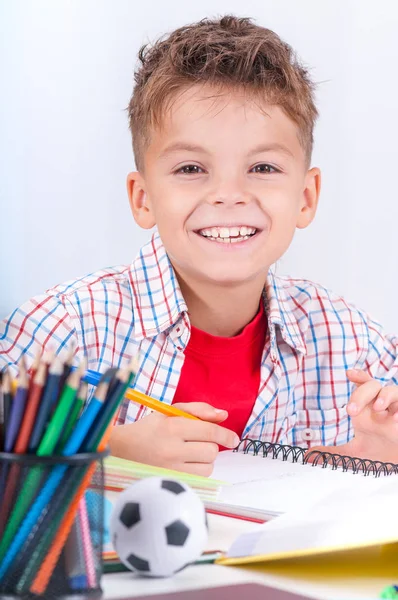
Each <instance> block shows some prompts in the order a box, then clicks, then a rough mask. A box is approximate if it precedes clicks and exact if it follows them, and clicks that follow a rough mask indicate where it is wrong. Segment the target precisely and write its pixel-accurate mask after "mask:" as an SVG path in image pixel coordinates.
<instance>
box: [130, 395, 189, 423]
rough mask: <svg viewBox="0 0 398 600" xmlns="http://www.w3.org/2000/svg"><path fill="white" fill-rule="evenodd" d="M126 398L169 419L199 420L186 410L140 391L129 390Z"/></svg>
mask: <svg viewBox="0 0 398 600" xmlns="http://www.w3.org/2000/svg"><path fill="white" fill-rule="evenodd" d="M125 398H127V400H132V401H133V402H138V403H139V404H142V405H143V406H146V407H147V408H150V409H152V410H155V411H156V412H159V413H161V414H162V415H166V416H168V417H185V418H186V419H198V418H199V417H195V416H194V415H191V414H189V413H187V412H185V411H184V410H181V409H179V408H176V407H175V406H173V405H172V404H166V403H165V402H161V401H160V400H155V398H151V397H150V396H147V395H146V394H143V393H142V392H139V391H138V390H133V389H130V390H127V391H126V394H125Z"/></svg>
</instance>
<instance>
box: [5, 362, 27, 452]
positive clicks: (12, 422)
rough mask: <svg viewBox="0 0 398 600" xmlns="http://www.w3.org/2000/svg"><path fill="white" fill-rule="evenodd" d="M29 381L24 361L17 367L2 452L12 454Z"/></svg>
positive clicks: (23, 410)
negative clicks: (15, 388) (16, 378)
mask: <svg viewBox="0 0 398 600" xmlns="http://www.w3.org/2000/svg"><path fill="white" fill-rule="evenodd" d="M28 389H29V379H28V374H27V372H26V365H25V361H24V360H22V361H21V363H20V365H19V378H18V388H17V391H16V393H15V396H14V399H13V401H12V403H11V409H10V416H9V419H8V423H7V424H6V430H5V444H4V450H5V451H6V452H12V449H13V448H14V444H15V440H16V439H17V435H18V432H19V428H20V425H21V421H22V417H23V414H24V412H25V405H26V399H27V397H28Z"/></svg>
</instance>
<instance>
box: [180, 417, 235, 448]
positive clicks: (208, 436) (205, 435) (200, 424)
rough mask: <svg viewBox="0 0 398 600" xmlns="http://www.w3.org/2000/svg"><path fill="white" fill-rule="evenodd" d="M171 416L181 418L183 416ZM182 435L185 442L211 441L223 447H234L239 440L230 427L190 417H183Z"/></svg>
mask: <svg viewBox="0 0 398 600" xmlns="http://www.w3.org/2000/svg"><path fill="white" fill-rule="evenodd" d="M173 418H175V419H181V418H182V419H183V418H184V417H173ZM182 435H183V436H184V440H185V441H186V442H211V443H213V444H218V445H219V446H224V447H225V448H236V446H237V445H238V444H239V442H240V439H239V436H237V435H236V433H235V432H234V431H231V430H230V429H226V428H225V427H222V426H221V425H216V423H210V422H206V421H193V420H192V419H184V422H183V431H182Z"/></svg>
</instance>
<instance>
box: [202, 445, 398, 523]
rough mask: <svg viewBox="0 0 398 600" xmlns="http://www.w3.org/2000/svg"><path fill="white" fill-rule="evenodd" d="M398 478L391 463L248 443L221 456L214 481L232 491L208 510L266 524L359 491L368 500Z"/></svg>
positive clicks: (208, 505) (223, 491)
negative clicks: (382, 484) (387, 478)
mask: <svg viewBox="0 0 398 600" xmlns="http://www.w3.org/2000/svg"><path fill="white" fill-rule="evenodd" d="M397 473H398V465H394V464H392V463H381V462H375V461H371V460H363V459H360V458H351V457H347V456H341V455H336V454H330V453H325V452H310V453H309V452H308V450H306V449H304V448H299V447H295V446H287V445H285V446H284V445H281V444H272V443H269V442H261V441H258V440H248V439H245V440H243V441H242V442H241V444H240V445H239V447H238V449H237V450H234V451H225V452H221V453H220V454H219V456H218V458H217V460H216V462H215V468H214V471H213V474H212V477H213V478H214V479H217V480H221V481H225V482H227V483H228V484H229V485H228V486H225V487H222V488H221V492H220V494H219V497H218V500H217V501H216V502H212V501H210V502H206V508H207V509H208V510H209V511H210V512H214V513H216V514H224V515H227V516H235V517H240V518H245V519H249V520H253V521H257V522H264V521H267V520H270V519H272V518H274V517H276V516H278V515H281V514H284V513H289V512H297V511H300V510H301V509H303V508H305V507H306V506H307V505H308V503H309V501H311V502H315V501H318V500H321V499H322V498H323V497H326V496H328V495H329V494H331V493H333V492H336V491H340V492H341V493H346V492H347V491H349V490H351V489H352V488H355V490H356V493H357V494H361V493H363V494H368V493H370V492H372V491H373V490H376V489H378V488H379V486H380V483H379V481H380V480H381V479H384V477H382V476H384V475H390V476H391V475H393V474H394V475H395V474H397Z"/></svg>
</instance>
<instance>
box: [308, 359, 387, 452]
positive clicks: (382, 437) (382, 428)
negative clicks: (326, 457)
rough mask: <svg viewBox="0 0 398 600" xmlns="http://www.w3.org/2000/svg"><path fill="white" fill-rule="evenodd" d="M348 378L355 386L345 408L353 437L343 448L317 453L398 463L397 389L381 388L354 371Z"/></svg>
mask: <svg viewBox="0 0 398 600" xmlns="http://www.w3.org/2000/svg"><path fill="white" fill-rule="evenodd" d="M347 377H348V379H349V380H350V381H352V382H353V383H356V384H357V388H356V389H355V390H354V392H353V394H352V396H351V398H350V400H349V402H348V404H347V413H348V414H349V416H350V417H351V419H352V424H353V428H354V435H355V437H354V438H353V439H352V440H351V441H350V442H348V443H347V444H343V445H342V446H333V447H330V446H329V447H322V448H316V449H317V450H318V449H320V450H322V451H326V452H331V451H332V452H334V451H335V452H337V453H338V454H347V455H349V456H357V457H359V458H369V459H371V460H380V461H382V462H393V463H398V386H396V385H386V386H384V387H383V386H382V384H381V383H380V382H379V381H376V380H375V379H372V377H371V376H370V375H368V373H366V372H365V371H361V370H357V369H350V370H349V371H347ZM311 450H312V448H311Z"/></svg>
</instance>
